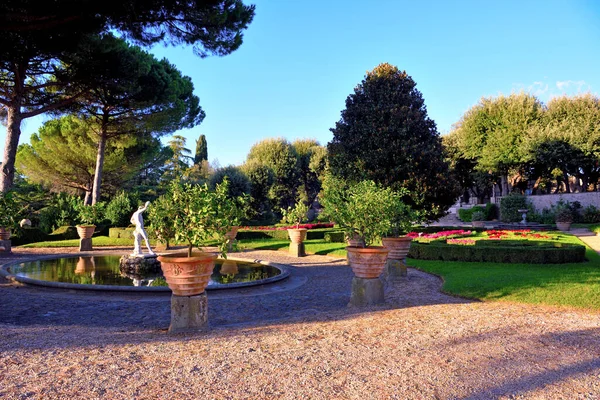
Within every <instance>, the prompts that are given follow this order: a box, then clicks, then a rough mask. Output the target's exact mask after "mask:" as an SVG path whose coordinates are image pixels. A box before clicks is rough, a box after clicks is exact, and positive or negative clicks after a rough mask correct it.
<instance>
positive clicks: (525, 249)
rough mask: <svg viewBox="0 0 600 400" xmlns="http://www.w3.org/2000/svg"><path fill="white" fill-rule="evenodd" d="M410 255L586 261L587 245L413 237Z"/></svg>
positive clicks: (527, 261)
mask: <svg viewBox="0 0 600 400" xmlns="http://www.w3.org/2000/svg"><path fill="white" fill-rule="evenodd" d="M408 257H410V258H414V259H418V260H439V261H463V262H492V263H522V264H565V263H575V262H583V261H585V247H584V246H581V245H575V244H565V243H554V242H540V241H526V240H518V241H509V240H502V241H489V240H479V241H477V242H476V244H475V245H474V246H461V245H451V244H447V243H444V242H430V243H419V242H415V241H413V242H412V244H411V246H410V251H409V253H408Z"/></svg>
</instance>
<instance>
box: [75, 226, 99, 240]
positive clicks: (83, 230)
mask: <svg viewBox="0 0 600 400" xmlns="http://www.w3.org/2000/svg"><path fill="white" fill-rule="evenodd" d="M76 228H77V234H78V235H79V237H80V238H81V239H89V238H91V237H92V236H93V235H94V231H95V230H96V225H77V226H76Z"/></svg>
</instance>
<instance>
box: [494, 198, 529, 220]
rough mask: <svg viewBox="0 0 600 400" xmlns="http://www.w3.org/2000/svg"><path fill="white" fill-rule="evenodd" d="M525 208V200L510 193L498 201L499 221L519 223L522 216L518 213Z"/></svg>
mask: <svg viewBox="0 0 600 400" xmlns="http://www.w3.org/2000/svg"><path fill="white" fill-rule="evenodd" d="M525 208H528V207H527V198H526V197H525V196H523V195H522V194H517V193H511V194H509V195H508V196H505V197H503V198H502V199H501V200H500V219H501V220H502V222H519V221H521V220H522V219H523V214H522V213H520V212H519V210H521V209H525Z"/></svg>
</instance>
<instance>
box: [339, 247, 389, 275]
mask: <svg viewBox="0 0 600 400" xmlns="http://www.w3.org/2000/svg"><path fill="white" fill-rule="evenodd" d="M346 251H347V252H348V262H349V264H350V267H351V268H352V272H354V275H356V277H357V278H366V279H374V278H378V277H379V275H381V273H382V272H383V268H384V267H385V263H386V261H387V257H388V253H389V250H388V249H386V248H385V247H382V246H371V247H365V248H363V247H352V246H348V247H346Z"/></svg>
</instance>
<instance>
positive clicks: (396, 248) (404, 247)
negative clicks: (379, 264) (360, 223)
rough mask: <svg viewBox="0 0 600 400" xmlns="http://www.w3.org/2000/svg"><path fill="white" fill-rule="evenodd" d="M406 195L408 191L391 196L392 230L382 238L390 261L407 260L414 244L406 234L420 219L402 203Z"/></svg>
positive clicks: (397, 192) (403, 190) (404, 190)
mask: <svg viewBox="0 0 600 400" xmlns="http://www.w3.org/2000/svg"><path fill="white" fill-rule="evenodd" d="M405 195H408V191H407V190H406V189H402V190H400V191H396V192H394V193H393V194H391V195H390V199H389V201H390V205H389V206H390V230H389V231H388V232H387V233H386V235H385V236H383V237H382V238H381V243H382V244H383V246H384V247H385V248H387V249H388V250H389V253H388V260H398V261H403V260H404V259H405V258H406V255H407V254H408V251H409V249H410V244H411V242H412V238H411V237H409V236H406V234H407V233H408V232H409V230H410V228H411V227H412V224H413V223H414V222H415V221H417V220H418V219H419V217H418V214H417V213H416V212H415V211H413V209H412V208H411V207H410V206H409V205H407V204H405V203H404V202H403V201H402V197H403V196H405Z"/></svg>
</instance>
